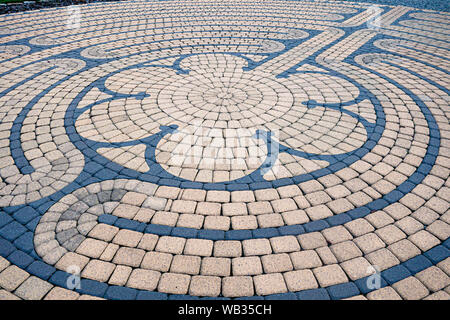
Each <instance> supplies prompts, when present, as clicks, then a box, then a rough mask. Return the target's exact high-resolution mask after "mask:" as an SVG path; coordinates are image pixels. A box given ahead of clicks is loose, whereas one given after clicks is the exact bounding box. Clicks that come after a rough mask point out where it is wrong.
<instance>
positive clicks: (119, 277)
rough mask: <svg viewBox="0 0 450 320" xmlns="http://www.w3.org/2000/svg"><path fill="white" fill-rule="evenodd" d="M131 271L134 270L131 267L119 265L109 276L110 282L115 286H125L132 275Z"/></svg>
mask: <svg viewBox="0 0 450 320" xmlns="http://www.w3.org/2000/svg"><path fill="white" fill-rule="evenodd" d="M131 271H133V269H132V268H131V267H128V266H121V265H119V266H117V267H116V268H115V269H114V272H113V273H112V275H111V277H110V278H109V280H108V283H109V284H111V285H115V286H124V285H125V284H126V283H127V281H128V278H129V277H130V274H131Z"/></svg>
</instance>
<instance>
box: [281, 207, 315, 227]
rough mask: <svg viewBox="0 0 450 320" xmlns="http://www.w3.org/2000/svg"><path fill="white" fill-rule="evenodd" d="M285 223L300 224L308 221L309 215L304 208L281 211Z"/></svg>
mask: <svg viewBox="0 0 450 320" xmlns="http://www.w3.org/2000/svg"><path fill="white" fill-rule="evenodd" d="M281 216H282V217H283V220H284V222H285V223H286V224H287V225H293V224H302V223H306V222H308V221H309V217H308V215H307V214H306V212H305V211H304V210H293V211H286V212H283V213H281Z"/></svg>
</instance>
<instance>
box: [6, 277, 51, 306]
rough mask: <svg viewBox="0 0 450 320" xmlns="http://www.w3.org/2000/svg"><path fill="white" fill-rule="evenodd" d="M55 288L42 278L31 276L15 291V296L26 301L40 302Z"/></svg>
mask: <svg viewBox="0 0 450 320" xmlns="http://www.w3.org/2000/svg"><path fill="white" fill-rule="evenodd" d="M51 288H53V285H51V284H50V283H48V282H47V281H44V280H42V279H40V278H37V277H34V276H31V277H29V278H27V279H26V280H25V281H24V282H22V284H21V285H20V286H19V287H18V288H17V289H16V290H15V291H14V294H15V295H16V296H18V297H20V298H22V299H24V300H40V299H42V298H44V297H45V295H46V294H47V293H48V292H49V291H50V289H51Z"/></svg>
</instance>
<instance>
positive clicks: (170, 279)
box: [158, 273, 191, 294]
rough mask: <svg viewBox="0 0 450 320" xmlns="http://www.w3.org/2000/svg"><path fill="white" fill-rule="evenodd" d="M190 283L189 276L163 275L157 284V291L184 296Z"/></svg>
mask: <svg viewBox="0 0 450 320" xmlns="http://www.w3.org/2000/svg"><path fill="white" fill-rule="evenodd" d="M190 281H191V276H188V275H186V274H178V273H163V274H162V276H161V278H160V281H159V284H158V291H159V292H164V293H172V294H186V293H187V292H188V288H189V283H190Z"/></svg>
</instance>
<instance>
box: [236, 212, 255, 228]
mask: <svg viewBox="0 0 450 320" xmlns="http://www.w3.org/2000/svg"><path fill="white" fill-rule="evenodd" d="M231 227H232V228H233V229H234V230H248V229H256V228H258V221H257V220H256V217H255V216H252V215H250V216H235V217H231Z"/></svg>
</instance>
